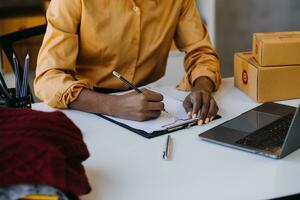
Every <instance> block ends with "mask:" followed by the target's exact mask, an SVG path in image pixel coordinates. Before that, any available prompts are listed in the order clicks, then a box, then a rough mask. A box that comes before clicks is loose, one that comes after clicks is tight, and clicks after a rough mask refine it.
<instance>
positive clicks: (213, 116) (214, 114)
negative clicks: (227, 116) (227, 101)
mask: <svg viewBox="0 0 300 200" xmlns="http://www.w3.org/2000/svg"><path fill="white" fill-rule="evenodd" d="M218 111H219V107H218V105H217V104H216V106H215V108H214V111H213V115H212V117H211V118H210V121H212V120H213V119H214V118H215V117H216V115H217V114H218Z"/></svg>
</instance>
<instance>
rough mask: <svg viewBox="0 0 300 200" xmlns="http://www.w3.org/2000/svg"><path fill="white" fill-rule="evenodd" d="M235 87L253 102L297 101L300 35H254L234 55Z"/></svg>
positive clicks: (299, 73) (298, 93) (299, 69)
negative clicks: (248, 45) (249, 48)
mask: <svg viewBox="0 0 300 200" xmlns="http://www.w3.org/2000/svg"><path fill="white" fill-rule="evenodd" d="M234 83H235V86H236V87H238V88H239V89H241V90H242V91H243V92H245V93H246V94H248V95H249V96H250V97H251V98H252V99H253V100H255V101H256V102H260V103H263V102H270V101H280V100H287V99H295V98H300V32H276V33H255V34H254V35H253V51H252V52H241V53H236V54H235V55H234Z"/></svg>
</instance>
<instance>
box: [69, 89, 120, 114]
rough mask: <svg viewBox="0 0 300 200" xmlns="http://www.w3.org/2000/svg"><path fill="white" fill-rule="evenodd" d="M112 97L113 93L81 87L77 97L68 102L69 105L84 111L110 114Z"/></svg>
mask: <svg viewBox="0 0 300 200" xmlns="http://www.w3.org/2000/svg"><path fill="white" fill-rule="evenodd" d="M113 99H114V96H113V95H108V94H102V93H96V92H94V91H91V90H88V89H83V90H82V91H81V93H80V95H79V97H78V98H77V99H76V100H75V101H73V102H72V103H70V105H69V107H70V108H72V109H75V110H80V111H84V112H92V113H100V114H105V115H112V108H113V106H112V105H113Z"/></svg>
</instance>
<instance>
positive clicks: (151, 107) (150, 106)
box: [145, 102, 165, 111]
mask: <svg viewBox="0 0 300 200" xmlns="http://www.w3.org/2000/svg"><path fill="white" fill-rule="evenodd" d="M164 108H165V104H164V103H163V102H147V104H146V105H145V111H155V110H156V111H162V110H164Z"/></svg>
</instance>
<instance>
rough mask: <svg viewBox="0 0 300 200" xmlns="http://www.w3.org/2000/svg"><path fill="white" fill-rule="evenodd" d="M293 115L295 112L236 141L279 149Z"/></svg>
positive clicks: (265, 148)
mask: <svg viewBox="0 0 300 200" xmlns="http://www.w3.org/2000/svg"><path fill="white" fill-rule="evenodd" d="M293 116H294V113H292V114H290V115H287V116H285V117H283V118H280V119H279V120H277V121H275V122H273V123H272V124H270V125H268V126H266V127H264V128H262V129H260V130H257V131H256V132H254V133H251V134H250V135H248V136H246V137H244V138H242V139H240V140H239V141H237V142H236V143H237V144H243V145H246V146H250V147H254V148H257V149H262V150H267V151H272V152H275V151H278V149H280V148H281V146H282V145H283V142H284V139H285V137H286V135H287V132H288V130H289V127H290V125H291V122H292V119H293Z"/></svg>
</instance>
